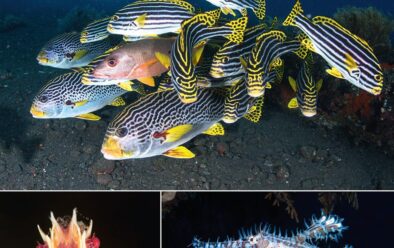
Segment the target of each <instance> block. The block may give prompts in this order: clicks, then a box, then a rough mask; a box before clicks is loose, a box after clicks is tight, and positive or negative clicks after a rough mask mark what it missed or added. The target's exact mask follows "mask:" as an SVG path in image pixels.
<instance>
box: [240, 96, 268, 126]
mask: <svg viewBox="0 0 394 248" xmlns="http://www.w3.org/2000/svg"><path fill="white" fill-rule="evenodd" d="M263 105H264V95H263V96H260V97H258V98H257V100H256V102H255V103H254V105H253V106H252V107H251V108H250V109H249V111H248V113H247V114H245V115H244V118H245V119H247V120H249V121H251V122H254V123H257V122H259V121H260V119H261V117H262V116H263Z"/></svg>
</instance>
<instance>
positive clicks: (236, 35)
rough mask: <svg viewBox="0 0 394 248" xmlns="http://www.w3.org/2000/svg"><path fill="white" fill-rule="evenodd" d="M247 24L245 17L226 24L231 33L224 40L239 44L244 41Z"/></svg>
mask: <svg viewBox="0 0 394 248" xmlns="http://www.w3.org/2000/svg"><path fill="white" fill-rule="evenodd" d="M247 24H248V18H247V17H241V18H239V19H237V20H234V21H231V22H229V23H227V24H226V26H229V27H230V28H231V30H232V33H231V34H229V35H227V36H226V38H227V39H228V40H230V41H231V42H234V43H237V44H240V43H241V42H242V41H243V40H244V32H245V29H246V25H247Z"/></svg>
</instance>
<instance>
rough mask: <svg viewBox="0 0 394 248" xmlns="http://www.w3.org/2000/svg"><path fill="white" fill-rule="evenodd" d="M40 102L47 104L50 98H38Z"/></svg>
mask: <svg viewBox="0 0 394 248" xmlns="http://www.w3.org/2000/svg"><path fill="white" fill-rule="evenodd" d="M38 100H39V101H40V102H42V103H46V102H47V101H48V97H47V96H40V97H39V98H38Z"/></svg>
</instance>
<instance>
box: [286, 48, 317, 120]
mask: <svg viewBox="0 0 394 248" xmlns="http://www.w3.org/2000/svg"><path fill="white" fill-rule="evenodd" d="M308 57H311V54H310V55H309V56H308ZM311 65H312V63H311V62H310V60H309V61H308V60H305V61H304V62H303V64H302V66H301V69H300V71H299V72H298V76H297V80H295V79H294V78H292V77H291V76H289V78H288V79H289V83H290V86H291V88H292V89H293V90H294V92H296V97H294V98H292V99H291V100H290V101H289V103H288V105H287V106H288V107H289V108H291V109H292V108H299V109H300V110H301V113H302V114H303V115H304V116H306V117H312V116H315V115H316V113H317V94H318V92H319V91H320V88H321V87H322V83H323V80H322V79H320V80H319V81H318V82H316V81H315V80H314V78H313V76H312V72H311V69H312V68H311Z"/></svg>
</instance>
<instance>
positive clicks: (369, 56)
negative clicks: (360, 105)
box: [283, 0, 383, 95]
mask: <svg viewBox="0 0 394 248" xmlns="http://www.w3.org/2000/svg"><path fill="white" fill-rule="evenodd" d="M283 25H284V26H296V27H298V28H299V29H301V30H302V31H303V32H304V33H305V34H306V35H307V36H308V39H304V40H303V41H302V42H303V43H304V44H305V45H306V46H307V47H308V49H309V50H311V51H313V52H315V53H317V54H319V55H320V56H322V57H323V59H324V60H326V62H327V63H328V64H329V65H330V66H331V67H332V68H331V69H328V70H327V73H329V74H330V75H332V76H334V77H337V78H341V79H345V80H347V81H348V82H350V83H352V84H353V85H355V86H357V87H359V88H361V89H363V90H366V91H367V92H369V93H371V94H374V95H379V94H380V93H381V91H382V86H383V73H382V68H381V67H380V64H379V61H378V59H377V58H376V56H375V55H374V52H373V50H372V48H371V47H370V46H369V44H368V43H367V42H366V41H365V40H363V39H362V38H360V37H358V36H356V35H355V34H353V33H351V32H350V31H349V30H347V29H345V28H344V27H342V26H341V25H340V24H339V23H337V22H336V21H334V20H333V19H331V18H328V17H325V16H316V17H314V18H313V19H312V21H311V20H309V19H308V18H307V17H306V16H305V15H304V14H303V9H302V7H301V3H300V1H299V0H297V2H296V4H295V5H294V7H293V9H292V11H291V12H290V14H289V16H288V17H287V18H286V20H285V21H284V22H283Z"/></svg>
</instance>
